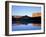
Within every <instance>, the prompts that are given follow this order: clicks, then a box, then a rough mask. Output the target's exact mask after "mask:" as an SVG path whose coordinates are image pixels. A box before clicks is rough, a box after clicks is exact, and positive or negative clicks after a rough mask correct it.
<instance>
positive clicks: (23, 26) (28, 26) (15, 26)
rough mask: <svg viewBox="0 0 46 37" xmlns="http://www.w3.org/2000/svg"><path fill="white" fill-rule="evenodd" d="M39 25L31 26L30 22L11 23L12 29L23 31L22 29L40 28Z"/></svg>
mask: <svg viewBox="0 0 46 37" xmlns="http://www.w3.org/2000/svg"><path fill="white" fill-rule="evenodd" d="M40 29H41V26H33V25H32V24H28V25H25V24H20V25H16V24H13V25H12V31H23V30H40Z"/></svg>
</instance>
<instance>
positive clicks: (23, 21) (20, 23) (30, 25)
mask: <svg viewBox="0 0 46 37" xmlns="http://www.w3.org/2000/svg"><path fill="white" fill-rule="evenodd" d="M12 27H13V29H12V30H13V31H19V30H39V29H41V16H39V17H29V16H21V17H19V16H17V17H15V16H12Z"/></svg>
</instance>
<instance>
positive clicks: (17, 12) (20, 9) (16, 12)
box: [12, 5, 41, 16]
mask: <svg viewBox="0 0 46 37" xmlns="http://www.w3.org/2000/svg"><path fill="white" fill-rule="evenodd" d="M34 12H35V13H37V12H41V7H33V6H16V5H13V6H12V16H25V15H28V16H32V13H34Z"/></svg>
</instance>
